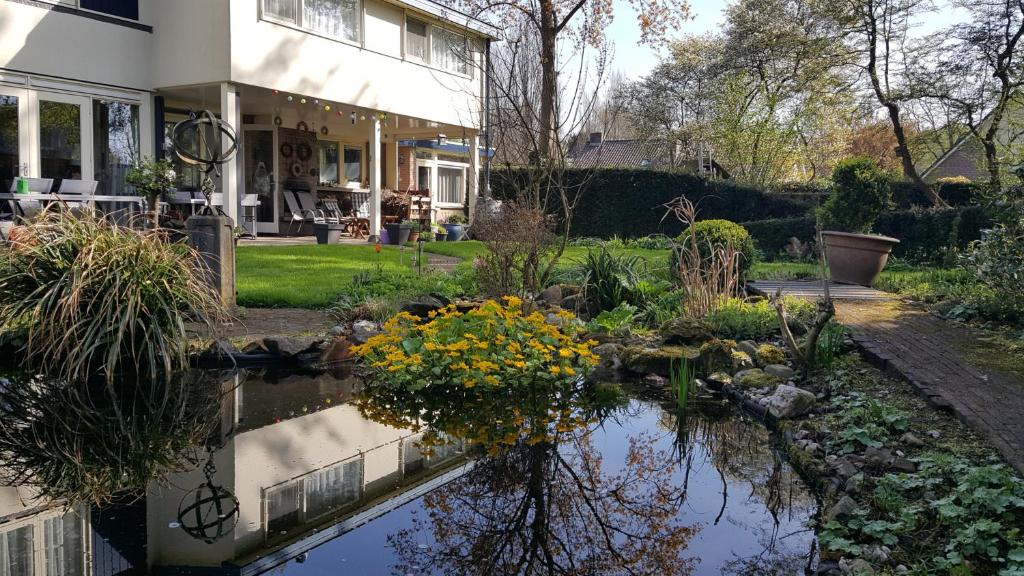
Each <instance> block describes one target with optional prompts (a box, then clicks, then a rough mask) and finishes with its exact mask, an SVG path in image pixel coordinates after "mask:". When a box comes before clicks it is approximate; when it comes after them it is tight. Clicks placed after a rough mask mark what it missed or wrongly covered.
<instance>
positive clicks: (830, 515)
mask: <svg viewBox="0 0 1024 576" xmlns="http://www.w3.org/2000/svg"><path fill="white" fill-rule="evenodd" d="M857 508H858V506H857V501H856V500H854V499H853V498H850V497H849V496H847V495H845V494H844V495H843V497H842V498H840V499H839V501H838V502H836V503H835V504H833V505H832V507H831V508H829V509H828V512H826V513H825V521H826V522H831V521H833V520H836V519H839V518H841V517H843V516H848V515H850V514H853V512H854V511H856V510H857Z"/></svg>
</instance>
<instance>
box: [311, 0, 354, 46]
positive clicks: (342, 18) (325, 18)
mask: <svg viewBox="0 0 1024 576" xmlns="http://www.w3.org/2000/svg"><path fill="white" fill-rule="evenodd" d="M302 26H303V27H304V28H308V29H309V30H312V31H314V32H317V33H319V34H323V35H325V36H331V37H333V38H344V39H345V40H351V41H353V42H355V41H358V40H359V27H360V18H359V0H304V2H303V10H302Z"/></svg>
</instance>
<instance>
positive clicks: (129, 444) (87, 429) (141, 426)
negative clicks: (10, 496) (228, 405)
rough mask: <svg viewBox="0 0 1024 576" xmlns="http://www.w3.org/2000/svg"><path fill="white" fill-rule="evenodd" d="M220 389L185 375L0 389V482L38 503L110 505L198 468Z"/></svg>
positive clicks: (210, 381) (16, 384)
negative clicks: (27, 492)
mask: <svg viewBox="0 0 1024 576" xmlns="http://www.w3.org/2000/svg"><path fill="white" fill-rule="evenodd" d="M218 395H219V387H218V386H217V384H216V381H215V380H213V379H212V377H211V376H208V375H202V374H199V373H186V374H182V375H180V376H179V377H176V378H174V379H173V381H172V382H166V381H164V380H163V379H160V380H159V381H157V382H148V383H127V384H116V385H112V386H107V385H105V384H80V385H74V386H70V385H66V384H64V383H60V382H54V381H52V380H38V379H32V380H25V381H18V382H14V383H10V384H9V385H7V386H4V387H3V388H2V389H0V463H2V464H0V482H2V483H3V484H5V485H10V486H28V487H31V488H32V489H33V490H34V491H35V492H36V493H37V494H38V495H39V497H40V498H41V499H44V500H57V499H66V500H67V501H69V502H78V501H85V500H91V501H94V502H104V501H109V500H112V499H115V498H118V497H124V496H126V495H127V496H133V495H135V496H137V495H141V494H142V493H143V492H144V490H145V488H146V486H147V485H148V484H149V482H151V481H153V480H157V481H160V480H162V479H164V478H166V477H167V475H169V474H171V473H173V472H176V471H180V470H183V469H187V468H189V467H191V466H193V465H195V464H196V463H197V458H198V453H197V446H201V445H202V444H203V442H204V441H205V440H206V439H207V438H208V437H209V436H210V434H211V433H212V432H213V431H214V429H215V428H216V425H217V424H218V423H219V421H218V419H217V413H218V410H219V408H220V406H219V403H218Z"/></svg>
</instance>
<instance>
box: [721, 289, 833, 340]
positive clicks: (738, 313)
mask: <svg viewBox="0 0 1024 576" xmlns="http://www.w3.org/2000/svg"><path fill="white" fill-rule="evenodd" d="M785 302H786V311H787V312H788V313H789V318H790V321H791V322H795V323H800V324H801V325H802V324H805V323H807V322H809V321H810V319H811V316H812V315H813V314H814V303H812V302H810V301H808V300H800V299H796V298H790V297H786V298H785ZM707 322H708V324H710V325H711V328H712V330H713V331H714V333H715V336H717V337H718V338H728V339H731V340H759V339H764V338H767V337H769V336H772V335H775V334H777V333H778V331H779V318H778V315H777V314H776V312H775V309H774V308H773V307H772V306H771V304H770V303H769V302H768V301H767V300H758V301H757V302H747V301H745V300H742V299H739V298H731V299H729V300H728V301H727V302H725V303H724V304H723V305H722V306H721V307H719V308H718V309H717V310H715V311H714V312H712V313H711V314H709V315H708V317H707Z"/></svg>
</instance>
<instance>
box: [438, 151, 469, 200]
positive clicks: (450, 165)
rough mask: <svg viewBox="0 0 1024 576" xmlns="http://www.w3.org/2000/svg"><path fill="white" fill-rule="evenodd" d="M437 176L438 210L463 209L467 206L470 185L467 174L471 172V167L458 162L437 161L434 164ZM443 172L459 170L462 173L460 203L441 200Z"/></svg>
mask: <svg viewBox="0 0 1024 576" xmlns="http://www.w3.org/2000/svg"><path fill="white" fill-rule="evenodd" d="M434 166H435V170H436V172H437V175H436V176H435V178H436V179H437V196H436V198H437V206H438V208H462V207H464V206H465V205H466V198H467V196H468V195H469V183H468V181H467V177H468V176H467V173H468V172H469V166H467V165H466V164H460V163H458V162H449V161H445V160H436V161H435V163H434ZM442 170H458V171H460V172H461V173H462V199H461V200H460V201H459V202H445V201H444V200H442V199H441V171H442Z"/></svg>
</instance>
